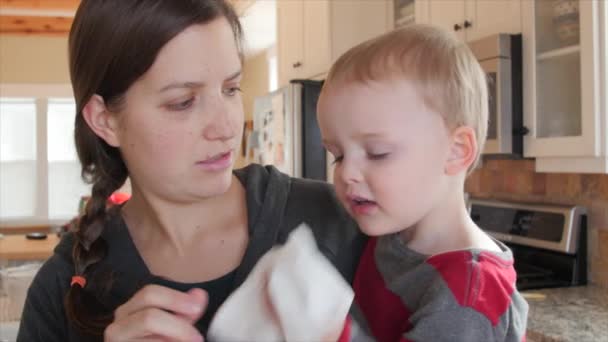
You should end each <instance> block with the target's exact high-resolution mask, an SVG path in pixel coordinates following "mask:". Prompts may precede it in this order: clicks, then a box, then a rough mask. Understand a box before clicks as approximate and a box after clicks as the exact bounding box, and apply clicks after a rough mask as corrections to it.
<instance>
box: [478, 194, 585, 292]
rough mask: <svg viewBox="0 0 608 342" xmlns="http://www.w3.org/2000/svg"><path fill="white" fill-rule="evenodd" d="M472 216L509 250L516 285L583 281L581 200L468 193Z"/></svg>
mask: <svg viewBox="0 0 608 342" xmlns="http://www.w3.org/2000/svg"><path fill="white" fill-rule="evenodd" d="M469 206H470V213H471V218H472V219H473V221H475V223H477V225H478V226H479V227H480V228H482V229H483V230H484V231H486V232H487V233H488V234H490V235H491V236H493V237H494V238H496V239H497V240H500V241H502V242H504V243H505V244H506V245H508V246H509V248H511V250H512V251H513V257H514V260H515V270H516V271H517V288H518V289H519V290H526V289H537V288H549V287H566V286H575V285H584V284H586V283H587V216H586V211H585V209H584V208H582V207H580V206H556V205H545V204H542V205H541V204H523V203H511V202H501V201H492V200H482V199H476V198H472V199H470V203H469Z"/></svg>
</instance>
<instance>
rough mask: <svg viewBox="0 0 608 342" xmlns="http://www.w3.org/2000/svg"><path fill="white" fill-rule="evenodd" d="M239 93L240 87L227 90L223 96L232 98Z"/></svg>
mask: <svg viewBox="0 0 608 342" xmlns="http://www.w3.org/2000/svg"><path fill="white" fill-rule="evenodd" d="M240 91H241V88H240V87H230V88H227V89H225V90H224V94H226V95H228V96H234V95H236V94H237V93H238V92H240Z"/></svg>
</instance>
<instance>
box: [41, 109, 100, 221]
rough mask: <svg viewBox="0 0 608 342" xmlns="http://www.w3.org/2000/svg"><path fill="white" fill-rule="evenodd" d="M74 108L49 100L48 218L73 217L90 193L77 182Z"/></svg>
mask: <svg viewBox="0 0 608 342" xmlns="http://www.w3.org/2000/svg"><path fill="white" fill-rule="evenodd" d="M75 118H76V105H75V104H74V101H73V100H71V99H49V101H48V115H47V151H48V153H47V160H48V186H49V188H48V201H49V202H48V203H49V218H50V219H65V218H70V217H73V216H75V215H76V214H77V207H78V200H79V199H80V197H81V196H83V195H87V194H89V193H90V186H89V185H87V184H85V183H84V182H83V181H82V180H80V162H79V161H78V156H77V154H76V146H75V145H74V120H75Z"/></svg>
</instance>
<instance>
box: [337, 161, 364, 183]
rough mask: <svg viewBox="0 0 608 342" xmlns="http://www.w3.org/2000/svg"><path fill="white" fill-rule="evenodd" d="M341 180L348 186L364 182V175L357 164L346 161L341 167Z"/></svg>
mask: <svg viewBox="0 0 608 342" xmlns="http://www.w3.org/2000/svg"><path fill="white" fill-rule="evenodd" d="M341 166H342V167H341V170H340V176H341V177H340V178H342V181H343V182H344V183H346V184H355V183H360V182H361V181H363V174H362V173H361V170H360V168H358V167H356V165H355V163H352V162H346V161H344V162H343V163H342V165H341Z"/></svg>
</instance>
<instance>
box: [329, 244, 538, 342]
mask: <svg viewBox="0 0 608 342" xmlns="http://www.w3.org/2000/svg"><path fill="white" fill-rule="evenodd" d="M496 243H497V244H498V245H499V246H500V248H501V249H502V252H491V251H485V250H480V249H470V250H460V251H453V252H447V253H442V254H437V255H433V256H430V257H429V256H427V255H422V254H420V253H417V252H415V251H413V250H411V249H409V248H408V247H407V246H406V245H405V244H404V243H403V242H402V241H401V239H400V238H399V236H398V235H396V234H394V235H387V236H382V237H379V238H371V239H370V240H369V242H368V244H367V247H366V249H365V252H364V254H363V256H362V258H361V261H360V264H359V267H358V270H357V274H356V277H355V281H354V284H353V287H354V290H355V305H353V310H352V315H353V320H350V319H349V320H348V322H347V324H346V327H345V332H344V333H343V334H342V337H341V341H351V342H354V341H369V340H376V341H379V342H406V341H450V342H458V341H463V342H464V341H466V342H472V341H483V342H490V341H501V342H502V341H513V342H520V341H525V331H526V320H527V315H528V304H527V302H526V301H525V300H524V299H523V297H522V296H521V295H520V294H519V292H517V290H516V288H515V280H516V274H515V270H514V268H513V255H512V253H511V251H510V250H509V248H508V247H507V246H505V245H504V244H502V243H500V242H498V241H496Z"/></svg>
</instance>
